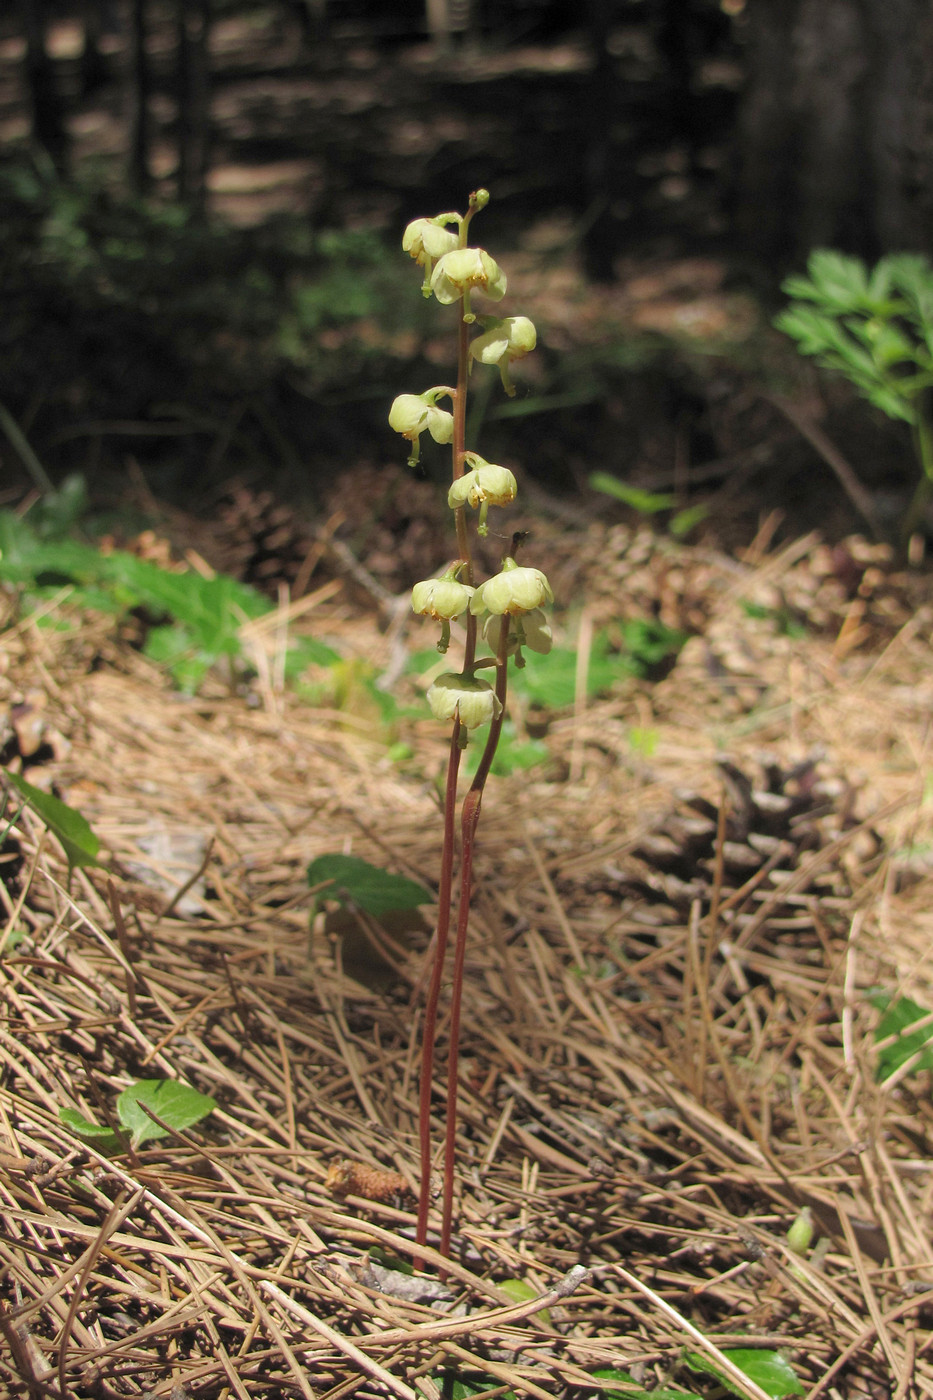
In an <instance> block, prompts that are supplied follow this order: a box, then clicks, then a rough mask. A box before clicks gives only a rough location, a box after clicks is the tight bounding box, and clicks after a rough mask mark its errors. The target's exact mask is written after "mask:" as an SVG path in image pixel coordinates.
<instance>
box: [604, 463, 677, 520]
mask: <svg viewBox="0 0 933 1400" xmlns="http://www.w3.org/2000/svg"><path fill="white" fill-rule="evenodd" d="M590 485H591V486H592V488H593V490H594V491H602V492H603V494H604V495H606V496H614V497H615V499H616V500H617V501H622V502H623V503H624V504H625V505H627V506H631V507H632V509H633V510H637V511H638V512H639V514H641V515H657V514H658V513H659V512H660V511H662V510H673V509H674V507H675V506H676V505H677V497H676V496H669V495H666V494H664V495H661V494H660V493H657V492H653V491H642V490H641V489H640V488H639V487H638V486H626V484H625V482H624V481H620V480H619V478H618V477H616V476H612V475H611V474H610V473H609V472H593V473H592V475H591V476H590Z"/></svg>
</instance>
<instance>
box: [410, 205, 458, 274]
mask: <svg viewBox="0 0 933 1400" xmlns="http://www.w3.org/2000/svg"><path fill="white" fill-rule="evenodd" d="M448 222H450V223H454V222H457V223H459V219H458V216H457V215H456V214H438V216H437V218H436V219H412V221H411V223H410V224H409V225H408V227H407V228H406V229H405V232H404V233H403V234H402V248H403V249H404V251H405V252H406V253H409V254H410V255H411V256H412V257H413V258H414V260H415V262H416V263H418V265H419V266H420V267H430V265H431V264H432V263H435V262H437V259H438V258H442V257H443V256H444V254H445V253H452V252H453V250H454V249H455V248H456V247H457V244H458V243H459V241H460V235H459V233H458V232H456V231H455V230H453V229H449V228H445V227H444V225H445V224H446V223H448Z"/></svg>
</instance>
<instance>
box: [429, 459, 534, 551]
mask: <svg viewBox="0 0 933 1400" xmlns="http://www.w3.org/2000/svg"><path fill="white" fill-rule="evenodd" d="M463 460H464V462H465V463H466V464H467V466H468V467H470V470H469V471H465V472H464V473H463V476H459V477H457V480H456V481H455V482H454V483H453V485H452V486H451V488H450V490H449V491H448V492H447V504H448V505H449V506H450V508H451V510H456V509H457V507H458V506H464V505H470V506H473V508H474V509H476V507H477V506H478V507H479V524H478V525H477V530H478V532H479V534H481V535H485V534H486V512H487V511H488V510H489V507H490V506H507V505H509V504H510V503H511V502H512V501H514V500H515V495H516V492H517V491H518V486H517V484H516V481H515V477H514V476H513V474H512V473H511V472H510V471H509V469H508V467H500V466H498V464H497V463H495V462H487V461H485V460H484V459H483V458H482V457H480V456H479V454H478V453H476V452H464V454H463Z"/></svg>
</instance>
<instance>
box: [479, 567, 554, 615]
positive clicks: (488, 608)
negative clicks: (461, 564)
mask: <svg viewBox="0 0 933 1400" xmlns="http://www.w3.org/2000/svg"><path fill="white" fill-rule="evenodd" d="M553 601H554V594H553V593H552V592H551V585H550V584H549V583H548V581H547V579H546V578H545V576H544V574H543V573H542V572H541V570H540V569H529V568H528V567H527V566H525V565H522V564H516V562H515V560H514V559H503V561H502V572H501V573H498V574H495V575H494V576H493V577H492V578H491V579H487V580H486V582H485V583H481V584H480V586H479V588H477V590H476V592H475V593H474V594H473V597H472V599H471V600H470V611H471V612H473V613H477V614H479V613H484V612H490V613H495V614H496V615H498V616H501V614H502V613H511V614H513V615H516V614H519V613H530V612H534V610H535V609H536V608H540V607H541V605H542V603H553Z"/></svg>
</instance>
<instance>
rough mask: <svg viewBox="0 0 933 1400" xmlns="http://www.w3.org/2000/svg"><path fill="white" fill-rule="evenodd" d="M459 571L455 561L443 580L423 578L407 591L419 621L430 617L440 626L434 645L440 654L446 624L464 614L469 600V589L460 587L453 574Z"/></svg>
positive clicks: (446, 636)
mask: <svg viewBox="0 0 933 1400" xmlns="http://www.w3.org/2000/svg"><path fill="white" fill-rule="evenodd" d="M462 568H463V562H462V560H458V561H457V563H456V564H454V565H453V568H451V569H449V570H448V571H447V573H446V574H444V576H443V578H426V579H422V581H421V582H420V583H416V584H415V586H414V588H413V589H412V590H411V606H412V609H413V611H414V612H416V613H419V614H420V615H421V616H422V617H433V618H434V619H435V621H437V622H440V624H441V638H440V641H439V642H438V644H437V649H438V651H439V652H441V653H443V652H445V651H446V650H447V648H448V646H449V645H450V623H451V620H452V619H453V618H455V617H459V616H460V614H461V613H464V612H466V610H467V608H468V607H469V606H470V599H471V598H472V597H473V589H472V587H471V586H470V584H468V583H461V582H460V581H459V579H458V578H457V573H458V572H459V571H460V569H462Z"/></svg>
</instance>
